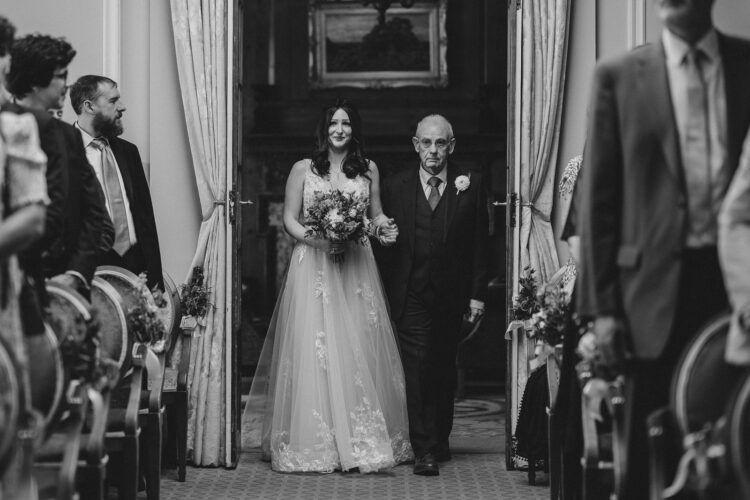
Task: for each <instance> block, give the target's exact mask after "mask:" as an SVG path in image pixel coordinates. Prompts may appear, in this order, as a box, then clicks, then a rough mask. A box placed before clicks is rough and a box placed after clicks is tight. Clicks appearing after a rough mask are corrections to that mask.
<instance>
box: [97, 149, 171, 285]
mask: <svg viewBox="0 0 750 500" xmlns="http://www.w3.org/2000/svg"><path fill="white" fill-rule="evenodd" d="M109 145H110V147H111V148H112V153H113V154H114V155H115V159H116V160H117V166H118V168H119V169H120V174H121V175H122V182H123V184H124V185H125V194H127V196H128V200H129V202H130V212H131V214H132V215H133V224H134V225H135V236H136V239H137V240H138V243H137V245H136V246H137V247H138V249H139V250H138V251H139V253H140V255H138V260H140V263H139V266H138V267H140V268H141V269H138V270H137V271H138V272H141V271H146V273H147V279H148V286H149V288H153V287H154V286H157V285H158V286H159V287H160V288H162V289H163V288H164V279H163V277H162V267H161V251H160V250H159V236H158V234H157V232H156V221H155V220H154V207H153V204H152V202H151V190H150V188H149V185H148V181H147V180H146V173H145V171H144V169H143V163H142V162H141V155H140V153H139V152H138V147H137V146H136V145H135V144H133V143H131V142H128V141H126V140H124V139H120V138H119V137H115V138H112V139H109Z"/></svg>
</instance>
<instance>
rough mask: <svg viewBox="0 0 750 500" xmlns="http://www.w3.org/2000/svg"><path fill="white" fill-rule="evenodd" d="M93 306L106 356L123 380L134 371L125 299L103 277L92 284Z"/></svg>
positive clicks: (131, 340) (103, 353) (94, 280)
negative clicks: (114, 363)
mask: <svg viewBox="0 0 750 500" xmlns="http://www.w3.org/2000/svg"><path fill="white" fill-rule="evenodd" d="M91 304H92V305H93V306H94V308H95V309H96V310H97V317H98V319H99V324H100V327H99V338H100V346H101V351H102V355H103V356H105V357H107V358H109V359H111V360H113V361H115V362H116V363H117V366H118V367H119V369H120V378H122V377H123V376H124V375H125V373H126V372H127V371H128V370H129V369H130V365H131V361H132V356H133V353H132V350H133V338H132V335H128V325H127V320H126V316H125V304H124V302H123V298H122V295H120V292H118V291H117V289H116V288H115V287H113V286H112V285H110V284H109V282H107V281H106V280H105V279H104V278H102V277H101V276H94V279H93V280H92V281H91Z"/></svg>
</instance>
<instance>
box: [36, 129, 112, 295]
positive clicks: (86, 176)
mask: <svg viewBox="0 0 750 500" xmlns="http://www.w3.org/2000/svg"><path fill="white" fill-rule="evenodd" d="M54 123H55V124H56V126H57V127H58V130H59V133H60V136H61V137H62V143H63V144H64V148H65V149H64V151H63V158H64V162H65V164H66V166H67V169H66V170H67V171H66V172H65V173H64V174H63V175H61V176H60V179H57V180H56V181H55V182H59V183H60V184H61V185H62V189H63V190H64V191H65V193H66V195H65V204H64V219H63V223H62V228H63V229H62V234H61V235H60V237H58V238H56V239H55V240H54V241H52V242H49V246H48V250H47V253H46V256H45V267H46V274H47V277H51V276H55V275H57V274H60V273H64V272H66V271H76V272H78V273H80V274H81V275H82V276H83V277H84V279H86V281H87V282H88V283H90V282H91V279H92V278H93V277H94V272H95V271H96V267H97V266H98V265H99V259H100V258H101V256H102V255H103V253H104V252H105V251H106V250H108V249H109V248H111V246H112V242H113V241H114V230H113V228H112V222H111V221H110V218H109V214H108V213H107V207H106V205H105V201H104V193H103V192H102V188H101V185H100V184H99V181H98V180H97V178H96V174H95V173H94V169H93V168H92V167H91V165H90V164H89V162H88V160H87V159H86V151H85V149H84V146H83V139H81V132H80V131H78V129H76V128H75V127H74V126H73V125H70V124H69V123H65V122H62V121H60V120H54ZM49 188H50V186H49V179H48V189H49Z"/></svg>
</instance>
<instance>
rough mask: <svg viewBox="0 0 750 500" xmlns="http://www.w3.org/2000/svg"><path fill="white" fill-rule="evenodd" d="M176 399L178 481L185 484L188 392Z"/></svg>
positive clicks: (181, 392) (175, 421) (178, 395)
mask: <svg viewBox="0 0 750 500" xmlns="http://www.w3.org/2000/svg"><path fill="white" fill-rule="evenodd" d="M175 399H176V401H175V405H174V406H175V419H174V423H175V426H174V427H175V428H174V431H175V432H174V434H175V436H176V438H177V479H178V480H179V481H180V482H184V481H185V466H186V464H187V417H188V407H187V392H185V391H178V392H177V394H176V398H175Z"/></svg>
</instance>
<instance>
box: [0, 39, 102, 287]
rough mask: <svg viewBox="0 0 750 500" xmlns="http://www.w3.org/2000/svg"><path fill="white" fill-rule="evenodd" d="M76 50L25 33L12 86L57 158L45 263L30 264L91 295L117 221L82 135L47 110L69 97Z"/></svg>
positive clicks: (50, 178)
mask: <svg viewBox="0 0 750 500" xmlns="http://www.w3.org/2000/svg"><path fill="white" fill-rule="evenodd" d="M75 54H76V51H75V50H74V49H73V47H72V46H71V45H70V44H69V43H68V42H67V41H65V40H64V39H62V38H53V37H50V36H47V35H39V34H34V35H27V36H25V37H23V38H20V39H18V40H16V41H15V42H14V44H13V48H12V50H11V55H12V57H13V65H12V67H11V70H10V73H9V74H8V81H7V86H8V90H9V91H10V92H11V94H12V95H13V97H14V100H15V103H16V104H17V105H18V107H19V109H22V110H30V111H33V112H34V113H35V116H36V117H37V120H38V122H39V128H40V131H41V130H42V129H43V128H44V132H42V134H41V140H42V148H43V149H44V150H45V153H47V155H48V157H52V158H53V159H54V162H55V163H54V164H51V165H50V164H48V168H47V189H48V194H49V198H50V200H51V201H50V207H49V208H48V210H47V221H46V228H47V229H46V230H45V237H44V238H43V240H42V242H41V250H42V252H43V261H42V265H41V266H39V265H35V264H38V262H36V263H35V262H30V263H29V264H28V265H27V268H28V269H30V270H34V271H35V272H36V273H37V276H36V277H37V279H38V280H39V281H42V282H43V279H42V278H43V276H40V274H41V272H42V271H40V268H42V269H43V274H44V276H46V277H48V278H50V277H51V278H53V279H55V280H56V281H59V282H62V283H65V284H67V285H68V286H71V287H73V288H75V289H77V290H78V291H79V292H81V293H82V294H83V295H84V296H88V294H89V284H90V282H91V279H92V278H93V276H94V271H95V270H96V267H97V265H98V264H99V260H100V258H101V256H102V255H103V253H104V252H106V251H108V250H109V247H111V244H112V240H113V229H112V224H111V223H110V222H109V217H108V216H107V211H106V208H105V205H104V194H103V193H102V190H101V187H100V186H99V182H98V181H97V180H96V176H95V174H94V171H93V169H92V167H91V165H90V164H89V163H88V161H87V159H86V154H85V152H84V148H83V142H82V141H81V135H80V134H79V133H78V131H77V130H76V129H75V127H73V126H72V125H70V124H68V123H65V122H63V121H61V120H55V119H53V118H52V117H50V116H49V114H48V112H47V110H48V109H50V108H61V107H62V106H63V104H64V102H65V95H66V93H67V78H68V65H69V64H70V62H71V61H72V60H73V57H75ZM32 260H33V259H32ZM41 287H43V285H41ZM42 290H43V288H42ZM40 293H43V292H42V291H40Z"/></svg>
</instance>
